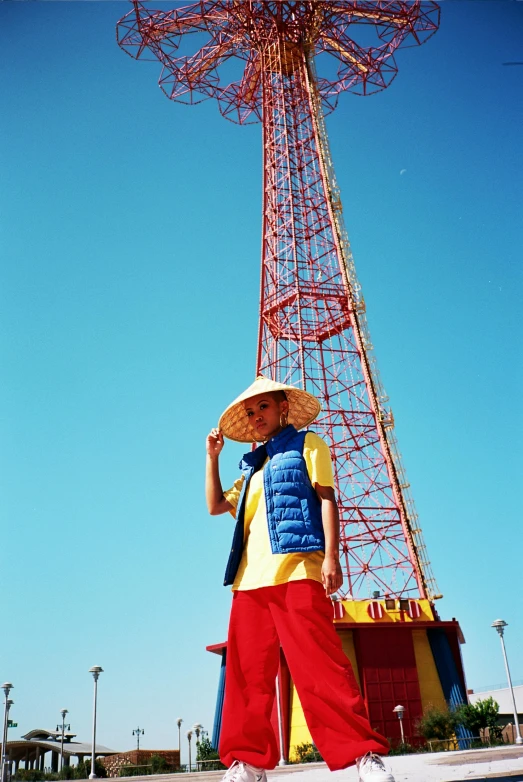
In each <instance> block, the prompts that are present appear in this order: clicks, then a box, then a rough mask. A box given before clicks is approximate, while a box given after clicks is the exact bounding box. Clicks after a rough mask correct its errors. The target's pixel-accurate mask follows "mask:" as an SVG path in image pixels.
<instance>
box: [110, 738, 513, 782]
mask: <svg viewBox="0 0 523 782" xmlns="http://www.w3.org/2000/svg"><path fill="white" fill-rule="evenodd" d="M385 765H386V767H387V768H388V769H389V770H390V771H392V773H393V775H394V778H395V780H396V782H471V780H473V781H474V782H490V781H491V780H494V779H495V780H497V782H523V746H506V745H505V746H503V747H492V748H486V749H480V750H475V749H472V750H463V751H458V752H431V753H420V754H419V755H394V756H392V757H390V758H385ZM289 774H292V775H293V777H294V778H293V779H292V782H358V772H357V770H356V767H355V766H352V767H351V768H347V769H344V770H343V771H332V772H331V771H329V769H328V768H327V766H326V765H325V763H303V764H295V765H294V764H293V765H289V766H280V767H278V768H275V769H274V770H273V771H268V772H267V777H268V778H269V782H277V781H278V780H279V779H281V780H282V782H291V780H284V777H287V776H288V775H289ZM222 776H223V772H222V771H200V772H192V773H191V774H162V775H160V776H156V777H151V776H148V777H123V778H120V780H119V782H123V780H124V779H128V780H129V782H153V780H156V781H157V782H188V780H187V779H186V778H187V777H190V779H191V782H219V780H220V779H221V777H222Z"/></svg>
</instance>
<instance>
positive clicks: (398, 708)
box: [392, 706, 405, 744]
mask: <svg viewBox="0 0 523 782" xmlns="http://www.w3.org/2000/svg"><path fill="white" fill-rule="evenodd" d="M392 711H393V712H394V713H395V714H397V715H398V719H399V721H400V733H401V743H402V744H405V734H404V732H403V714H404V712H405V706H396V708H394V709H392Z"/></svg>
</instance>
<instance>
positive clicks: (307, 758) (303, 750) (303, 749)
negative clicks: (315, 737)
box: [294, 742, 323, 763]
mask: <svg viewBox="0 0 523 782" xmlns="http://www.w3.org/2000/svg"><path fill="white" fill-rule="evenodd" d="M294 755H295V760H294V763H318V762H319V761H321V760H323V758H322V756H321V755H320V753H319V752H318V750H317V749H316V747H315V746H314V744H308V743H307V742H305V743H303V744H297V745H296V746H295V747H294Z"/></svg>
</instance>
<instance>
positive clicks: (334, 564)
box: [321, 556, 343, 595]
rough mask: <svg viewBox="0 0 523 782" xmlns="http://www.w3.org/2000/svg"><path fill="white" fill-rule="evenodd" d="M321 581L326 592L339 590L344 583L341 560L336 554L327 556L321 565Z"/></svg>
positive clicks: (330, 592) (328, 593)
mask: <svg viewBox="0 0 523 782" xmlns="http://www.w3.org/2000/svg"><path fill="white" fill-rule="evenodd" d="M321 583H322V584H323V587H324V589H325V594H327V595H332V594H334V592H337V591H338V589H339V588H340V587H341V585H342V583H343V575H342V572H341V565H340V560H339V559H338V557H335V556H326V557H325V559H324V560H323V564H322V566H321Z"/></svg>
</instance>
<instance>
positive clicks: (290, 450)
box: [223, 424, 325, 586]
mask: <svg viewBox="0 0 523 782" xmlns="http://www.w3.org/2000/svg"><path fill="white" fill-rule="evenodd" d="M306 434H307V432H297V431H296V429H295V428H294V426H292V425H291V424H289V426H286V427H285V429H283V430H282V431H281V432H279V434H277V435H276V436H275V437H273V438H272V439H271V440H269V442H268V443H265V444H264V445H260V446H258V448H256V450H255V451H249V453H246V454H244V456H243V458H242V460H241V462H240V470H241V471H242V473H243V475H244V477H245V480H244V482H243V486H242V491H241V494H240V498H239V500H238V507H237V510H236V527H235V529H234V536H233V539H232V547H231V553H230V555H229V561H228V563H227V569H226V571H225V578H224V582H223V583H224V586H228V585H229V584H233V583H234V578H235V576H236V573H237V571H238V567H239V565H240V561H241V558H242V551H243V522H244V516H245V497H246V494H247V488H248V486H249V482H250V480H251V478H252V476H253V475H254V473H255V472H257V471H258V470H260V469H261V468H262V467H263V464H264V462H265V460H266V459H267V457H269V460H270V461H269V463H268V464H267V467H266V469H265V470H264V471H263V487H264V490H265V504H266V507H267V524H268V526H269V538H270V541H271V548H272V553H273V554H290V553H293V552H296V551H323V549H324V548H325V537H324V534H323V524H322V521H321V505H320V501H319V499H318V495H317V494H316V492H315V491H314V488H313V486H312V484H311V482H310V478H309V474H308V472H307V465H306V463H305V459H304V458H303V445H304V443H305V435H306Z"/></svg>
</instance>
